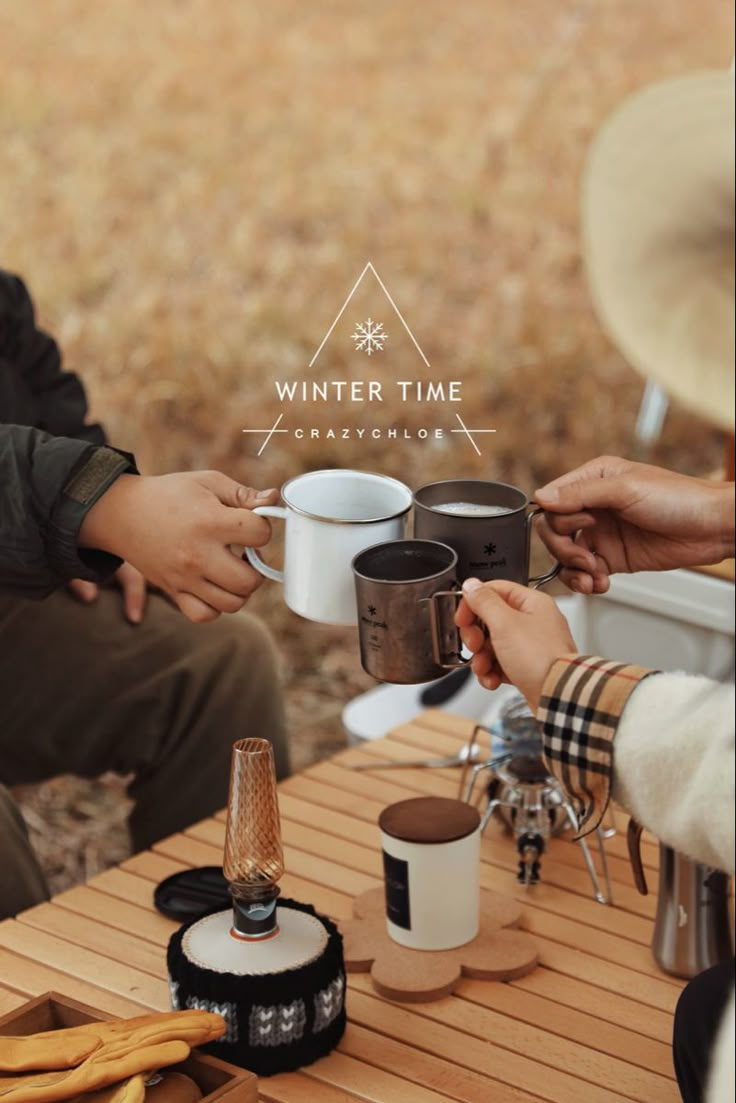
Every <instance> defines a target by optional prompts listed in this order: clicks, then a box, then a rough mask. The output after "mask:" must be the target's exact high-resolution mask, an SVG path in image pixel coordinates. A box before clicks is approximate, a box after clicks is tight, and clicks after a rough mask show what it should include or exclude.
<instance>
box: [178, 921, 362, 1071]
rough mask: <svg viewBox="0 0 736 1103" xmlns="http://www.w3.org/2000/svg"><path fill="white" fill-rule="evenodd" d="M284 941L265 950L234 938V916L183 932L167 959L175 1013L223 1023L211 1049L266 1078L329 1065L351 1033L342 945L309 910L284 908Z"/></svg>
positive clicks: (258, 944) (263, 946) (192, 925)
mask: <svg viewBox="0 0 736 1103" xmlns="http://www.w3.org/2000/svg"><path fill="white" fill-rule="evenodd" d="M277 919H278V926H279V933H278V934H277V935H275V936H274V937H273V938H270V939H267V940H264V941H263V942H258V941H255V942H249V941H247V940H243V939H241V938H237V937H233V936H232V935H231V933H230V932H231V928H232V911H231V910H229V909H228V910H227V911H220V912H216V913H213V914H212V915H209V916H206V917H205V918H204V919H199V920H196V921H195V922H194V923H190V924H187V925H186V926H184V927H181V928H180V929H179V930H178V931H176V932H175V933H174V934H173V935H172V937H171V939H170V941H169V948H168V954H167V962H168V968H169V983H170V988H171V1003H172V1007H174V1009H184V1008H199V1009H204V1010H208V1011H215V1012H217V1013H218V1014H220V1015H222V1016H223V1018H224V1019H225V1022H226V1024H227V1032H226V1033H225V1034H224V1035H223V1036H222V1038H220V1039H218V1040H217V1041H216V1042H212V1043H210V1045H209V1046H206V1047H204V1049H205V1052H207V1053H211V1054H212V1055H213V1056H214V1057H220V1058H222V1059H223V1060H225V1061H230V1062H231V1063H233V1064H236V1065H239V1066H240V1067H241V1068H247V1069H251V1070H252V1071H253V1072H255V1073H257V1074H258V1075H259V1076H271V1075H273V1074H274V1073H278V1072H288V1071H291V1070H293V1069H296V1068H300V1067H301V1066H302V1065H308V1064H311V1063H312V1062H313V1061H316V1060H318V1058H320V1057H324V1056H325V1055H326V1054H327V1053H329V1052H330V1050H332V1049H334V1047H335V1046H336V1045H337V1043H338V1041H339V1040H340V1038H341V1037H342V1034H343V1031H344V1030H345V967H344V963H343V953H342V938H341V936H340V933H339V931H338V930H337V927H336V926H335V925H334V923H332V922H331V921H330V920H329V919H327V918H325V917H324V916H320V915H318V914H317V913H316V912H315V910H314V908H312V907H310V905H308V904H300V903H297V902H296V901H295V900H280V901H279V904H278V907H277Z"/></svg>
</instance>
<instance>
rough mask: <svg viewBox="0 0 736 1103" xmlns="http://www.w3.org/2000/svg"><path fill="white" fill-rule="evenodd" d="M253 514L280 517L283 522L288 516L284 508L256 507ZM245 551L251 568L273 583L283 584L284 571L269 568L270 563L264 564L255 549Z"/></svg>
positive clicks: (245, 549)
mask: <svg viewBox="0 0 736 1103" xmlns="http://www.w3.org/2000/svg"><path fill="white" fill-rule="evenodd" d="M251 512H252V513H259V514H260V515H261V517H278V518H279V519H280V520H282V521H285V520H286V516H287V513H286V510H285V509H284V507H283V506H256V507H255V509H253V510H251ZM243 550H244V552H245V557H246V558H247V560H248V562H249V563H250V565H251V567H255V569H256V570H257V571H258V572H259V574H262V575H263V576H264V578H270V579H271V580H272V581H273V582H282V583H283V581H284V572H283V571H279V570H278V569H277V568H276V567H269V565H268V563H264V562H263V560H262V559H261V557H260V555H259V554H258V552H257V551H256V550H255V548H244V549H243Z"/></svg>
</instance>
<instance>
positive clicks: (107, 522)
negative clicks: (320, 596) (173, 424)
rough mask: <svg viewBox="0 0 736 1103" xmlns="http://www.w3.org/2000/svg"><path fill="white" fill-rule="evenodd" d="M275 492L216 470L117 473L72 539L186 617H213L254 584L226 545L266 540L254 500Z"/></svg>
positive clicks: (229, 609) (234, 607)
mask: <svg viewBox="0 0 736 1103" xmlns="http://www.w3.org/2000/svg"><path fill="white" fill-rule="evenodd" d="M277 496H278V493H277V491H276V490H263V491H256V490H254V489H253V488H251V487H246V486H241V484H240V483H237V482H235V480H234V479H230V478H228V476H227V475H223V474H221V472H219V471H194V472H184V473H179V474H173V475H157V476H142V475H121V476H120V477H119V478H117V479H116V480H115V482H114V483H113V484H112V486H111V487H110V488H109V489H108V490H107V491H106V492H105V493H104V494H103V495H102V497H101V498H100V499H99V501H97V502H96V503H95V504H94V505H93V506H92V508H91V509H90V510H89V512H88V513H87V514H86V516H85V518H84V521H83V522H82V525H81V528H80V531H79V545H80V547H83V548H85V547H86V548H99V549H100V550H101V551H106V552H110V553H111V554H112V555H118V556H120V558H121V559H124V560H126V561H127V562H128V563H132V564H133V566H134V567H137V568H138V570H139V571H140V572H141V574H142V575H143V576H144V577H145V578H146V579H147V580H148V581H149V582H150V583H151V584H152V585H154V586H157V587H158V588H159V589H160V590H163V591H164V593H166V594H168V595H169V597H171V599H172V600H173V601H174V602H175V603H176V604H177V605H178V606H179V608H180V609H181V611H182V612H183V613H184V615H185V616H186V617H188V618H189V620H193V621H207V620H214V619H215V618H216V617H218V616H219V615H220V613H235V612H237V611H238V610H239V609H241V608H242V607H243V605H244V604H245V602H246V601H247V599H248V598H249V597H250V595H251V594H252V593H253V592H254V590H256V589H257V588H258V586H260V584H261V581H262V579H261V576H260V575H259V574H258V573H257V572H256V571H254V570H253V569H252V567H250V566H249V565H248V564H247V563H244V562H243V561H242V560H241V559H240V558H239V557H238V556H236V555H233V553H232V552H231V551H230V545H232V544H234V545H236V546H240V547H242V546H244V545H246V546H255V547H260V546H262V545H263V544H265V543H267V541H268V539H269V536H270V534H271V529H270V526H269V524H268V521H266V520H265V519H264V518H262V517H258V516H257V515H256V514H255V513H254V512H253V507H254V506H255V505H256V503H258V504H259V505H260V504H263V505H268V504H269V503H271V502H274V501H275V500H276V498H277Z"/></svg>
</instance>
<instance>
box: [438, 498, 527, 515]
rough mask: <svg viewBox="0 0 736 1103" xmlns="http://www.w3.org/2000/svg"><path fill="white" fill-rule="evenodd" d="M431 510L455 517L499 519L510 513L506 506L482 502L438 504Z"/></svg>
mask: <svg viewBox="0 0 736 1103" xmlns="http://www.w3.org/2000/svg"><path fill="white" fill-rule="evenodd" d="M431 508H432V509H433V510H434V511H435V513H454V514H455V515H456V516H457V517H500V516H501V515H502V514H504V513H511V510H510V509H508V508H507V506H492V505H485V504H483V503H482V502H439V503H438V504H437V505H435V506H432V507H431Z"/></svg>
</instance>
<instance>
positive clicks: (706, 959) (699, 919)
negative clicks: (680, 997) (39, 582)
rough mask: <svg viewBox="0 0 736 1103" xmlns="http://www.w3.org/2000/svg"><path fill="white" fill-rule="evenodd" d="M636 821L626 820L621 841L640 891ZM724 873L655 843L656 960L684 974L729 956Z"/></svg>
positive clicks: (690, 974)
mask: <svg viewBox="0 0 736 1103" xmlns="http://www.w3.org/2000/svg"><path fill="white" fill-rule="evenodd" d="M641 832H642V828H641V826H640V825H639V824H638V823H637V822H636V820H629V827H628V831H627V843H628V848H629V858H630V860H631V866H632V869H633V872H634V881H635V883H636V887H637V888H638V890H639V892H640V893H642V895H644V896H646V894H647V892H648V889H647V882H646V877H645V876H644V868H643V866H642V861H641V845H640V843H641ZM728 881H729V878H728V875H727V874H725V873H721V871H720V870H716V869H712V868H711V867H710V866H705V865H702V863H700V862H694V861H692V860H691V859H690V858H685V857H684V856H683V855H682V854H678V853H677V851H676V850H673V849H672V847H671V846H665V844H664V843H662V842H660V844H659V892H658V896H657V914H656V918H655V920H654V934H653V935H652V953H653V954H654V960H655V961H656V962H657V965H659V967H660V968H661V969H663V970H664V972H665V973H670V974H671V975H672V976H673V977H683V978H685V979H690V978H691V977H695V976H697V975H698V973H702V972H703V971H704V970H705V969H709V968H710V967H711V965H718V964H719V963H720V962H722V961H729V960H730V958H732V957H733V939H732V934H731V920H730V916H729V908H728Z"/></svg>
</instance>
